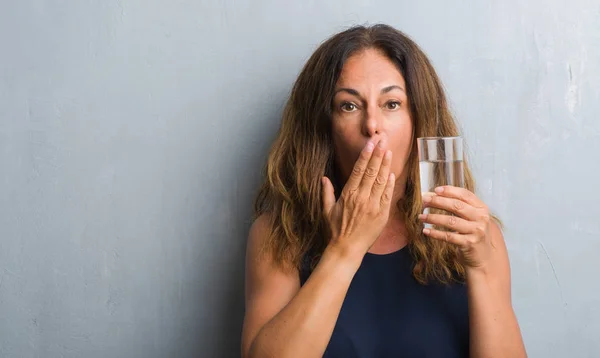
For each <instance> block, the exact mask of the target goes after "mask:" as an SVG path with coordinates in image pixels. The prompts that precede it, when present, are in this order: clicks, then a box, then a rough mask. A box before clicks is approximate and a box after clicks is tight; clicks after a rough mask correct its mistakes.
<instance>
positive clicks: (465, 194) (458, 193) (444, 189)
mask: <svg viewBox="0 0 600 358" xmlns="http://www.w3.org/2000/svg"><path fill="white" fill-rule="evenodd" d="M435 193H436V194H437V195H441V196H445V197H447V198H454V199H458V200H461V201H464V202H465V203H467V204H469V205H471V206H473V207H476V208H484V207H485V203H484V202H483V201H481V200H480V199H479V198H478V197H477V195H475V194H474V193H473V192H472V191H470V190H468V189H465V188H459V187H456V186H452V185H444V186H440V187H437V188H435Z"/></svg>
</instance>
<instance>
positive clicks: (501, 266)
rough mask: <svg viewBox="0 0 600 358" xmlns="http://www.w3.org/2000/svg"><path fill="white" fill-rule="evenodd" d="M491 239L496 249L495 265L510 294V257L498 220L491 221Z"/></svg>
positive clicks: (503, 284)
mask: <svg viewBox="0 0 600 358" xmlns="http://www.w3.org/2000/svg"><path fill="white" fill-rule="evenodd" d="M489 230H490V240H491V243H492V247H493V249H494V260H493V267H494V269H495V271H496V272H497V273H498V278H499V280H500V282H501V283H502V286H503V287H504V291H506V293H507V294H508V295H510V291H511V279H510V275H511V273H510V261H509V258H508V250H507V248H506V242H505V240H504V234H503V233H502V228H501V227H500V225H499V223H498V222H497V221H496V220H491V221H490V229H489Z"/></svg>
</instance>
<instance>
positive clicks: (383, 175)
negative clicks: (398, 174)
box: [371, 150, 392, 198]
mask: <svg viewBox="0 0 600 358" xmlns="http://www.w3.org/2000/svg"><path fill="white" fill-rule="evenodd" d="M391 164H392V151H390V150H388V151H386V152H385V154H384V155H383V161H382V162H381V166H380V167H379V173H377V178H375V182H374V183H373V188H372V189H371V196H372V197H374V198H380V197H381V194H383V191H384V190H385V187H386V186H387V182H388V179H389V177H390V166H391Z"/></svg>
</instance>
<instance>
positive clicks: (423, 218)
mask: <svg viewBox="0 0 600 358" xmlns="http://www.w3.org/2000/svg"><path fill="white" fill-rule="evenodd" d="M426 217H427V215H425V214H419V220H425V218H426Z"/></svg>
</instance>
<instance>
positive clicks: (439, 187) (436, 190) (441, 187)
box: [435, 186, 444, 194]
mask: <svg viewBox="0 0 600 358" xmlns="http://www.w3.org/2000/svg"><path fill="white" fill-rule="evenodd" d="M435 192H436V193H438V194H439V193H443V192H444V187H443V186H438V187H437V188H435Z"/></svg>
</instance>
